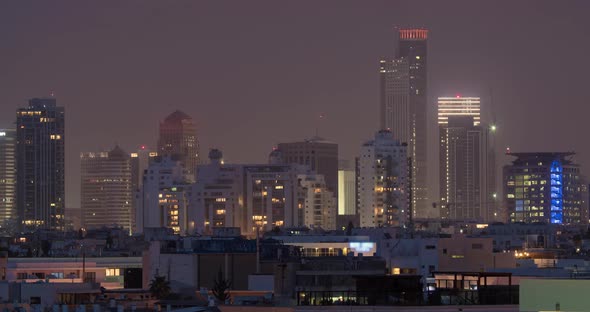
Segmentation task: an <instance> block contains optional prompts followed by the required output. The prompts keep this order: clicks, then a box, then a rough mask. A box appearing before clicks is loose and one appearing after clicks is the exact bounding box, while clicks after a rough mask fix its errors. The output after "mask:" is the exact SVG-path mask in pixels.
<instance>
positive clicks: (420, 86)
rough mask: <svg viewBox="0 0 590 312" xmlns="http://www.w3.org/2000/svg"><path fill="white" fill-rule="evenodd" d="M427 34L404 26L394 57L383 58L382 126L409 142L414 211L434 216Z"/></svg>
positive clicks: (395, 136)
mask: <svg viewBox="0 0 590 312" xmlns="http://www.w3.org/2000/svg"><path fill="white" fill-rule="evenodd" d="M427 37H428V30H426V29H400V30H399V32H398V50H397V53H396V58H395V59H393V60H386V59H382V60H381V62H380V76H381V128H382V129H390V130H392V131H393V135H394V138H395V139H397V140H399V141H400V142H403V143H407V144H408V157H409V158H410V163H411V168H410V170H411V171H410V176H411V181H410V182H411V201H410V203H411V210H412V214H413V216H414V217H419V218H421V217H433V216H434V212H433V209H430V208H429V207H430V205H429V203H428V198H427V195H428V194H427V193H428V188H427V154H426V153H427V66H426V65H427Z"/></svg>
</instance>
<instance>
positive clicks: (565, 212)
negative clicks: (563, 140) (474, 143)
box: [503, 152, 589, 224]
mask: <svg viewBox="0 0 590 312" xmlns="http://www.w3.org/2000/svg"><path fill="white" fill-rule="evenodd" d="M508 155H509V156H513V157H516V159H514V160H513V161H512V164H510V165H507V166H504V179H503V186H504V207H506V213H507V215H506V219H507V220H508V221H510V222H526V223H535V222H542V223H552V224H587V223H588V217H589V216H588V215H589V213H588V185H587V184H586V182H585V178H584V177H583V176H582V175H581V173H580V165H578V164H576V163H574V162H573V160H572V158H573V156H574V153H571V152H570V153H509V154H508Z"/></svg>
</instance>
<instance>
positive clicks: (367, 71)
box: [0, 0, 590, 207]
mask: <svg viewBox="0 0 590 312" xmlns="http://www.w3.org/2000/svg"><path fill="white" fill-rule="evenodd" d="M588 12H590V1H557V0H555V1H474V0H467V1H440V0H433V1H415V0H413V1H360V0H359V1H342V0H338V1H316V0H314V1H277V0H272V1H238V0H236V1H217V0H216V1H178V0H177V1H165V0H161V1H148V0H141V1H121V0H116V1H104V0H101V1H77V0H72V1H59V0H52V1H41V0H38V1H24V0H19V1H0V127H1V126H9V125H11V123H13V122H14V120H15V109H16V108H17V107H19V106H24V105H26V101H27V99H28V98H31V97H40V96H46V95H48V94H49V93H50V91H51V90H54V91H55V95H56V98H57V100H58V103H59V104H61V105H63V106H65V107H66V140H67V141H66V154H67V160H66V162H67V165H66V172H67V185H66V187H67V190H66V192H67V205H68V206H70V207H77V206H79V190H80V187H79V180H80V177H79V167H80V163H79V153H80V152H81V151H99V150H106V149H109V148H110V147H112V146H113V145H114V144H115V142H117V143H119V144H120V145H121V146H122V147H123V148H125V149H126V150H128V151H131V150H132V149H134V148H136V147H137V146H139V145H141V144H146V145H148V146H154V145H155V142H156V137H157V130H158V122H159V121H160V120H162V119H163V118H164V117H165V116H166V115H167V114H169V113H170V112H172V111H174V110H176V109H180V110H183V111H185V112H186V113H188V114H189V115H191V116H193V118H194V119H195V121H196V123H197V125H198V130H199V140H200V142H201V152H202V154H203V155H206V154H207V152H208V150H209V148H211V147H217V148H220V149H222V150H223V152H224V156H225V159H226V161H228V162H264V161H266V159H267V155H268V153H269V152H270V150H271V148H272V146H273V145H275V144H276V143H278V142H281V141H291V140H298V139H302V138H305V137H310V136H312V135H313V134H314V133H315V128H316V126H318V118H317V116H318V115H319V114H320V113H322V114H324V116H325V118H324V120H323V121H322V122H321V124H320V125H319V132H320V135H321V136H324V137H326V138H328V139H331V140H333V141H336V142H338V143H339V144H340V151H341V158H343V159H352V158H353V157H354V156H355V155H356V154H357V153H358V150H359V145H360V144H361V143H362V142H363V141H365V140H367V139H369V138H370V137H371V136H372V135H373V133H374V131H376V130H377V127H378V124H379V118H378V111H379V82H378V79H379V76H378V61H379V58H380V57H381V56H389V55H392V54H393V50H394V42H395V41H394V37H395V33H394V30H393V28H394V27H395V26H396V25H400V26H422V27H427V28H428V29H430V37H429V51H428V53H429V55H428V63H429V87H428V88H429V90H428V96H429V98H430V109H431V115H430V120H431V129H430V130H431V131H430V132H429V136H430V138H429V141H430V146H429V151H430V154H429V159H430V160H431V161H430V164H431V166H430V169H429V171H430V173H431V174H430V178H431V181H432V182H431V186H434V185H436V179H437V175H438V167H437V166H436V159H437V157H438V156H437V152H438V151H437V147H436V146H437V145H436V141H437V140H436V135H437V134H436V127H435V126H434V125H435V111H436V97H437V96H442V95H454V94H456V93H461V94H463V95H473V96H482V97H483V98H484V103H483V105H484V106H486V107H485V108H484V109H486V110H488V112H489V108H490V107H489V101H485V100H486V99H487V98H489V94H490V90H492V92H493V99H494V103H493V111H494V114H495V118H496V119H497V124H498V151H499V153H503V150H504V148H505V147H506V146H510V147H511V149H512V150H513V151H571V150H573V151H576V152H578V155H577V158H576V159H577V160H578V161H579V162H580V163H582V164H583V165H585V166H586V167H587V168H586V169H585V170H584V171H585V172H586V173H589V172H590V170H588V169H590V159H589V157H590V146H588V144H587V143H586V137H585V136H586V134H587V129H588V127H589V125H588V115H589V114H590V107H588V94H589V93H588V90H589V89H590V87H589V86H588V82H589V79H588V78H587V77H588V73H589V72H590V57H588V56H589V55H590V40H588V34H587V32H588V30H589V29H590V19H588V17H587V14H588ZM487 117H488V118H490V114H488V115H487ZM499 160H500V161H499V162H500V164H503V162H505V161H506V160H507V159H506V158H505V157H500V158H499Z"/></svg>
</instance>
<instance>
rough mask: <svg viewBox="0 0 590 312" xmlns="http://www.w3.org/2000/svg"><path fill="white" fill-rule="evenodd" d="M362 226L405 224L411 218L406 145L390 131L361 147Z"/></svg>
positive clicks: (360, 190)
mask: <svg viewBox="0 0 590 312" xmlns="http://www.w3.org/2000/svg"><path fill="white" fill-rule="evenodd" d="M357 172H358V175H357V181H358V185H357V192H358V193H357V201H358V214H359V216H360V226H361V227H378V226H403V225H406V224H407V223H408V221H409V219H410V214H409V210H408V207H409V195H410V194H409V189H408V172H409V170H408V158H407V146H406V144H402V143H400V142H399V141H398V140H395V139H394V138H393V136H392V134H391V132H390V131H388V130H381V131H379V132H377V133H376V134H375V139H374V140H371V141H368V142H366V143H365V144H363V146H362V147H361V155H360V156H359V158H358V160H357Z"/></svg>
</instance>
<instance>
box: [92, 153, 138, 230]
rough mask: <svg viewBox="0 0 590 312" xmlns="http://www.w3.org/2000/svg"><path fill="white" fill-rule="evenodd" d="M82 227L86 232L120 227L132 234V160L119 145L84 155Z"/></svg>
mask: <svg viewBox="0 0 590 312" xmlns="http://www.w3.org/2000/svg"><path fill="white" fill-rule="evenodd" d="M80 161H81V206H80V207H81V209H82V224H83V225H84V227H85V228H87V229H93V228H101V227H105V226H106V227H111V226H120V227H122V228H124V229H125V230H127V231H129V232H130V233H131V230H132V228H131V226H132V219H133V218H134V216H133V215H132V214H131V205H132V198H133V189H132V186H131V159H130V157H129V155H128V154H127V153H125V151H123V150H122V149H121V148H120V147H119V146H115V147H114V148H113V149H112V150H111V151H108V152H98V153H92V152H87V153H81V154H80Z"/></svg>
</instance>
